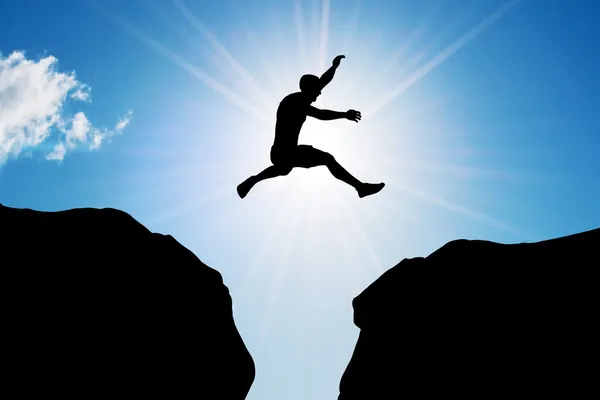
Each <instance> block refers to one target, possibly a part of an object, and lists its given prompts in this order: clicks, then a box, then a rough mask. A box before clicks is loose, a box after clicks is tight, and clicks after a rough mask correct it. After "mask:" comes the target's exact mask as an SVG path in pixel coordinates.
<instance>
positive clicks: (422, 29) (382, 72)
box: [371, 1, 443, 86]
mask: <svg viewBox="0 0 600 400" xmlns="http://www.w3.org/2000/svg"><path fill="white" fill-rule="evenodd" d="M442 4H443V2H441V1H440V2H438V3H437V5H436V6H435V7H432V8H431V10H430V11H429V13H427V15H426V16H425V17H424V18H422V19H421V21H420V23H419V24H418V25H417V26H416V27H414V28H413V29H412V30H411V31H410V33H409V34H408V36H407V37H406V39H405V40H404V42H403V43H402V45H401V46H400V47H399V48H398V50H396V51H395V52H394V53H393V54H392V55H391V56H390V58H389V59H388V60H387V61H386V62H385V63H384V64H383V65H382V66H381V68H379V69H378V70H377V71H376V73H375V74H373V80H372V83H371V84H372V85H373V86H377V85H379V84H380V83H381V80H382V79H384V78H387V77H389V75H390V73H391V71H392V69H393V68H395V67H397V66H398V63H399V62H400V61H401V60H403V59H404V56H405V55H406V52H407V51H408V50H409V49H410V48H411V46H413V45H414V44H415V43H416V42H417V41H418V40H419V39H421V38H422V37H423V36H424V35H425V33H426V32H427V30H428V28H429V27H430V25H431V20H432V19H433V17H435V16H436V15H437V14H438V13H439V12H440V11H441V9H442Z"/></svg>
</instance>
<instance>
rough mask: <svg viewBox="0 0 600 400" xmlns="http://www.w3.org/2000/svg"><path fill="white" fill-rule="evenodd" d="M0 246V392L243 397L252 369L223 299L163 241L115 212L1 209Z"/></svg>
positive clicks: (210, 274)
mask: <svg viewBox="0 0 600 400" xmlns="http://www.w3.org/2000/svg"><path fill="white" fill-rule="evenodd" d="M0 250H1V253H2V258H1V259H0V270H1V271H2V287H3V289H2V292H3V299H4V307H3V313H2V314H3V315H2V317H3V320H2V331H3V337H4V339H3V344H4V346H3V350H2V360H3V364H4V365H5V367H8V373H6V372H5V375H4V379H3V381H4V382H5V383H4V385H3V389H4V390H5V391H7V390H9V388H8V387H7V385H11V386H12V390H11V392H12V393H20V396H19V397H23V398H26V397H29V398H40V397H49V396H51V395H58V396H59V397H61V398H77V399H81V398H89V397H96V396H100V397H107V398H108V397H150V396H152V397H157V398H165V399H166V398H184V397H185V398H192V397H194V398H199V399H212V398H215V399H216V398H220V399H232V400H233V399H244V398H245V397H246V395H247V393H248V391H249V389H250V386H251V385H252V382H253V380H254V373H255V371H254V363H253V360H252V357H251V356H250V354H249V353H248V351H247V349H246V347H245V345H244V343H243V341H242V339H241V337H240V335H239V333H238V331H237V329H236V326H235V324H234V320H233V316H232V301H231V297H230V296H229V291H228V289H227V287H226V286H225V285H224V284H223V280H222V278H221V275H220V274H219V273H218V272H217V271H215V270H214V269H212V268H209V267H208V266H206V265H205V264H203V263H202V262H201V261H200V260H199V259H198V258H197V257H196V256H195V255H194V254H193V253H192V252H190V251H189V250H187V249H186V248H184V247H183V246H182V245H180V244H179V243H178V242H177V241H176V240H175V239H173V238H172V237H171V236H164V235H161V234H157V233H152V232H150V231H148V230H147V229H146V228H145V227H144V226H142V225H141V224H140V223H138V222H137V221H135V220H134V219H133V218H132V217H131V216H129V215H128V214H126V213H124V212H121V211H118V210H114V209H89V208H87V209H73V210H67V211H59V212H40V211H33V210H29V209H15V208H9V207H4V206H2V205H0ZM5 371H6V369H5ZM215 396H216V397H215Z"/></svg>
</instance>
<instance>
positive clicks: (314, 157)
mask: <svg viewBox="0 0 600 400" xmlns="http://www.w3.org/2000/svg"><path fill="white" fill-rule="evenodd" d="M319 165H325V166H326V167H327V168H328V169H329V172H331V175H333V176H334V177H335V178H337V179H339V180H340V181H342V182H345V183H347V184H348V185H350V186H352V187H353V188H354V189H356V191H357V192H358V196H359V197H361V198H362V197H365V196H369V195H371V194H375V193H377V192H379V191H380V190H381V189H383V187H384V186H385V184H384V183H363V182H361V181H359V180H358V179H356V178H355V177H354V176H352V174H350V172H348V171H347V170H346V169H345V168H344V167H342V166H341V165H340V163H338V162H337V160H336V159H335V158H334V157H333V156H332V155H331V154H329V153H327V152H325V151H322V150H319V149H315V148H314V147H312V146H306V145H300V146H298V150H297V152H296V163H295V165H294V166H296V167H302V168H312V167H316V166H319Z"/></svg>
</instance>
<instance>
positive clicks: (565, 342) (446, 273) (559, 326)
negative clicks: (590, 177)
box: [339, 229, 600, 400]
mask: <svg viewBox="0 0 600 400" xmlns="http://www.w3.org/2000/svg"><path fill="white" fill-rule="evenodd" d="M599 268H600V229H596V230H592V231H587V232H582V233H579V234H576V235H572V236H567V237H562V238H557V239H553V240H548V241H543V242H537V243H523V244H512V245H504V244H498V243H493V242H486V241H467V240H457V241H453V242H450V243H448V244H446V245H445V246H443V247H442V248H440V249H439V250H437V251H436V252H434V253H433V254H431V255H430V256H428V257H426V258H413V259H405V260H403V261H402V262H400V263H399V264H398V265H396V266H395V267H393V268H391V269H390V270H388V271H387V272H385V273H384V274H383V275H382V276H381V277H380V278H379V279H378V280H377V281H375V282H374V283H373V284H372V285H370V286H369V287H368V288H367V289H366V290H364V291H363V292H362V293H361V294H360V295H359V296H358V297H356V298H355V299H354V301H353V306H354V322H355V324H356V325H357V326H358V327H359V328H360V335H359V339H358V342H357V344H356V348H355V350H354V353H353V355H352V359H351V361H350V363H349V365H348V367H347V369H346V371H345V372H344V375H343V377H342V380H341V384H340V395H339V400H358V399H361V400H366V399H373V400H375V399H404V398H406V399H414V398H442V397H443V398H445V397H450V396H452V397H457V398H472V399H475V398H477V399H481V398H491V397H505V398H508V397H511V398H512V397H542V396H549V395H552V396H553V397H554V396H557V397H559V398H583V397H584V396H583V393H586V394H588V393H589V394H591V393H597V391H598V390H597V385H596V374H595V373H594V372H593V371H594V370H595V368H594V365H595V364H596V362H597V360H598V349H597V345H596V342H597V340H598V337H600V335H599V333H600V332H599V331H598V323H597V320H598V304H599V303H598V284H599V281H598V269H599ZM589 394H588V395H589Z"/></svg>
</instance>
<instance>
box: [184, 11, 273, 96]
mask: <svg viewBox="0 0 600 400" xmlns="http://www.w3.org/2000/svg"><path fill="white" fill-rule="evenodd" d="M172 1H173V4H174V5H175V7H176V8H177V9H178V10H179V12H180V13H181V14H182V15H183V16H184V18H185V19H186V20H187V21H188V22H189V23H190V24H191V25H192V26H193V27H194V28H195V29H196V30H197V31H198V32H200V34H202V36H203V37H204V38H205V39H206V40H207V41H208V43H209V44H210V45H211V47H212V48H213V49H214V50H215V51H216V52H217V53H218V54H219V55H220V56H221V57H223V59H225V61H227V63H228V65H229V66H230V67H231V69H233V70H234V71H235V72H236V73H237V74H238V76H239V77H240V78H241V79H243V80H244V81H246V82H247V83H248V84H249V85H250V86H252V88H253V89H254V90H255V92H256V94H257V95H258V96H259V97H260V99H261V100H262V102H263V105H264V106H265V107H267V108H268V107H272V106H273V103H274V101H273V99H272V98H271V96H270V95H269V94H268V93H267V92H266V91H265V90H264V89H263V88H262V86H261V85H260V84H259V83H258V82H257V81H256V79H254V77H253V76H252V74H251V73H250V72H248V70H247V69H246V68H245V67H244V66H243V65H242V64H241V63H240V62H239V61H238V60H237V59H236V58H235V57H234V56H233V55H232V54H231V53H230V52H229V50H227V48H226V47H225V46H224V45H223V44H222V43H221V42H220V41H219V39H218V38H217V37H216V36H215V34H214V33H212V32H211V31H210V29H208V28H207V27H206V26H205V25H204V24H203V23H202V22H200V20H198V18H197V17H196V16H195V15H194V13H192V12H191V11H190V9H189V8H188V7H187V6H186V5H185V4H184V3H183V2H182V1H181V0H172Z"/></svg>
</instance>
